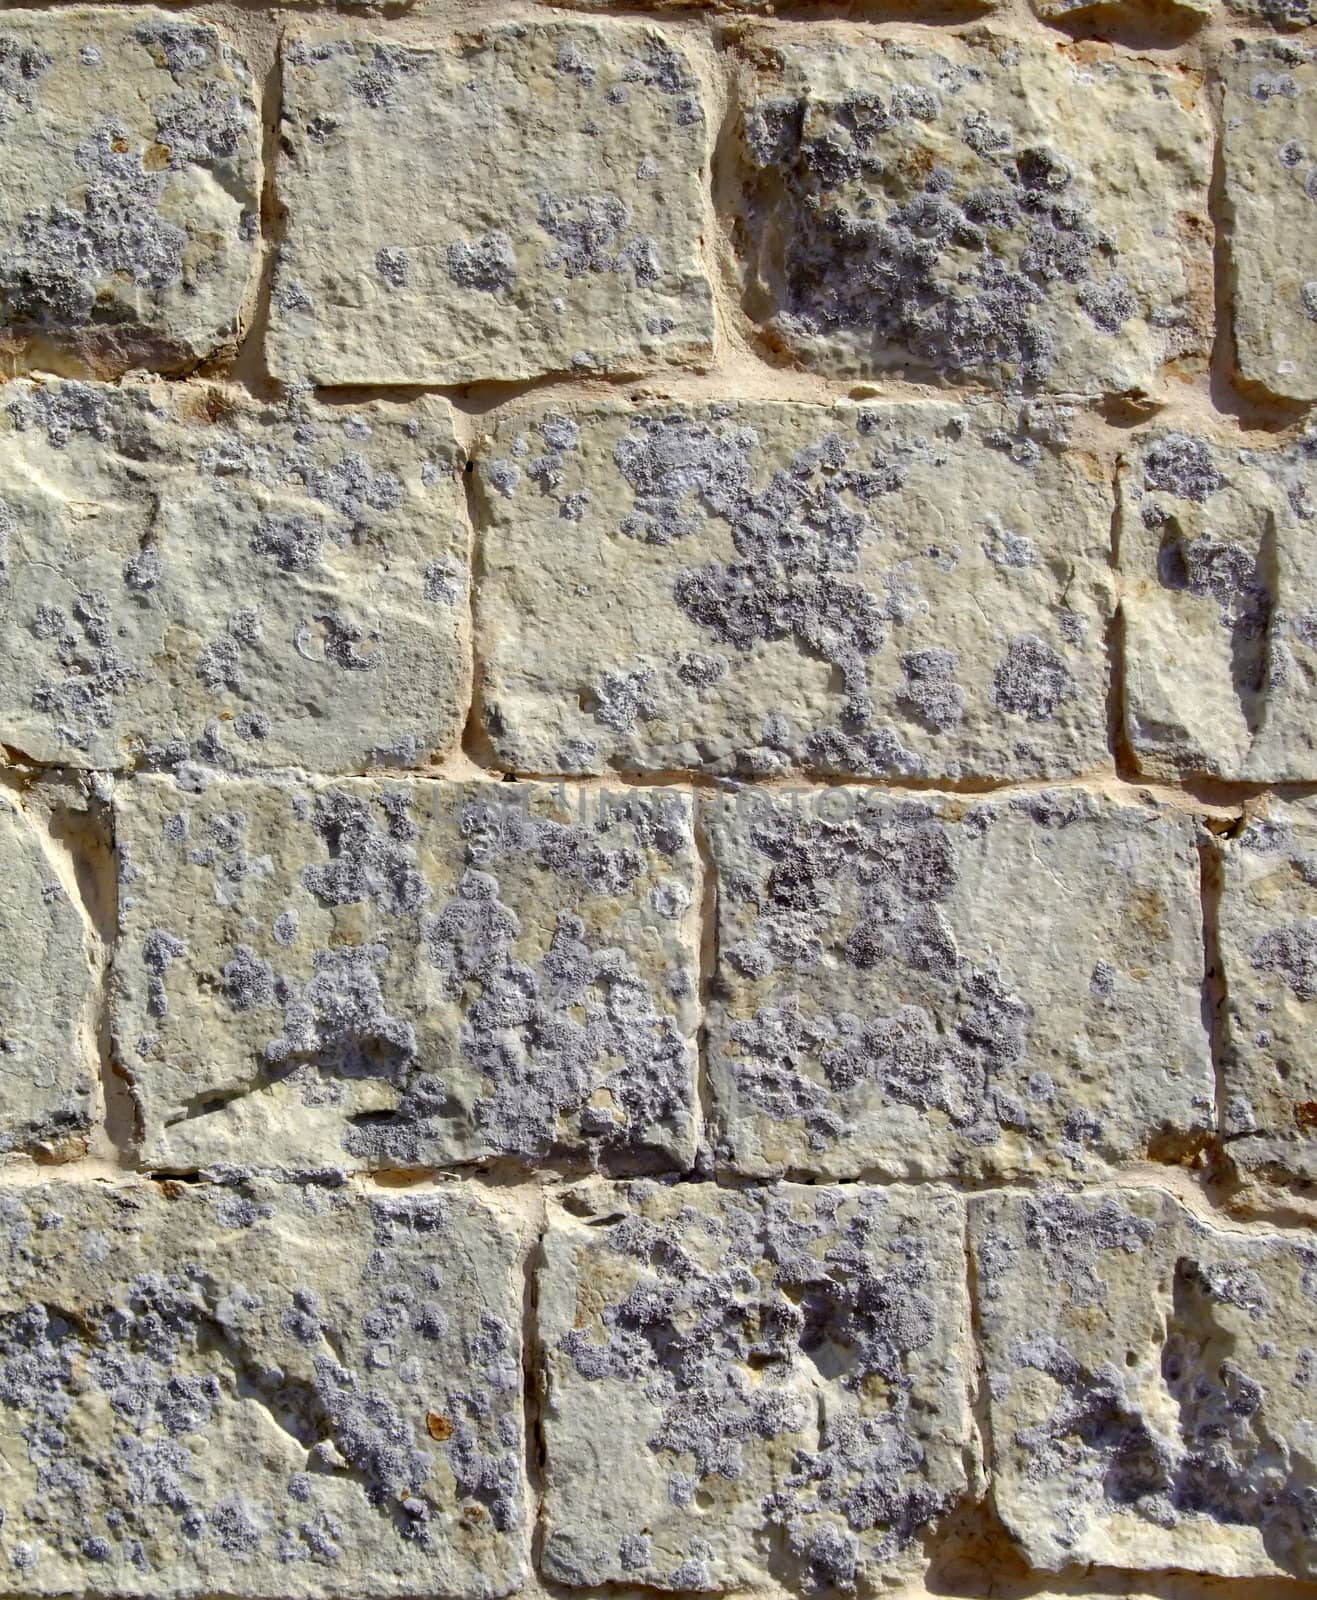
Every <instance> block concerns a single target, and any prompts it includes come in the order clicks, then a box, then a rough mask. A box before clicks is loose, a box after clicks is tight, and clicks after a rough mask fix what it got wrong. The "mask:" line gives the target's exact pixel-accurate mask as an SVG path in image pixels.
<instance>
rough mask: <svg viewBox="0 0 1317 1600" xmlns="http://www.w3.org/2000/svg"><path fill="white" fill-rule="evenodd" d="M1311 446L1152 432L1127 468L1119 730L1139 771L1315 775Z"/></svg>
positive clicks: (1316, 589) (1278, 778) (1315, 499)
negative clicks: (1242, 443)
mask: <svg viewBox="0 0 1317 1600" xmlns="http://www.w3.org/2000/svg"><path fill="white" fill-rule="evenodd" d="M1315 444H1317V438H1314V439H1308V440H1302V441H1300V442H1299V443H1298V444H1295V445H1292V446H1288V447H1286V448H1284V449H1280V450H1274V451H1247V450H1240V449H1238V448H1237V447H1236V448H1227V447H1226V446H1224V445H1218V444H1216V443H1215V442H1213V441H1212V440H1210V439H1204V438H1198V437H1191V436H1190V435H1187V434H1183V433H1157V434H1152V435H1149V436H1147V437H1145V438H1144V439H1142V440H1141V441H1140V442H1139V443H1138V444H1137V445H1136V446H1135V447H1134V448H1133V449H1132V450H1131V451H1130V453H1129V454H1128V455H1127V456H1126V458H1125V459H1124V460H1123V462H1122V464H1121V470H1120V480H1119V481H1120V488H1119V501H1120V510H1119V547H1120V568H1121V576H1122V580H1123V588H1122V596H1123V598H1122V601H1121V616H1122V628H1123V633H1124V657H1125V692H1124V697H1125V731H1126V735H1127V737H1128V739H1129V743H1130V747H1131V749H1132V750H1133V752H1134V755H1135V757H1136V759H1137V760H1138V763H1139V766H1140V768H1141V769H1142V770H1143V771H1144V772H1147V773H1150V774H1154V775H1158V776H1177V775H1180V774H1183V773H1201V774H1209V775H1212V776H1215V777H1221V778H1231V779H1245V780H1252V781H1258V782H1284V781H1286V780H1289V779H1305V778H1317V726H1315V722H1314V714H1315V713H1317V555H1315V554H1314V543H1313V535H1312V526H1311V524H1312V522H1313V518H1314V515H1317V470H1315V469H1314V445H1315ZM1310 496H1312V498H1311V499H1310Z"/></svg>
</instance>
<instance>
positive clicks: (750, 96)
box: [737, 31, 1212, 394]
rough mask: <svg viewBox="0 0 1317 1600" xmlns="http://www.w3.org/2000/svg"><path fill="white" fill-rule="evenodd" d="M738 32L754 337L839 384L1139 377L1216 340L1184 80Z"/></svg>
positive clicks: (1201, 166)
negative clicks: (852, 379) (866, 379)
mask: <svg viewBox="0 0 1317 1600" xmlns="http://www.w3.org/2000/svg"><path fill="white" fill-rule="evenodd" d="M852 38H853V35H844V34H842V33H840V32H838V33H835V34H834V35H833V36H832V37H831V38H828V37H827V36H826V35H825V36H824V38H823V40H821V41H811V42H809V43H804V44H799V45H798V44H796V43H794V42H792V41H790V40H789V37H788V36H787V35H786V34H785V33H782V32H771V33H770V32H765V33H763V34H762V35H760V36H752V42H751V46H750V54H751V59H752V61H753V66H752V68H749V69H747V72H746V76H745V79H744V82H743V85H742V96H741V116H740V124H739V162H740V170H739V177H738V182H739V185H740V191H741V192H740V216H739V228H738V233H737V242H738V246H739V249H740V252H741V255H742V258H743V270H744V300H745V307H746V310H747V312H748V313H749V315H750V316H751V318H752V319H754V320H755V321H756V322H758V323H761V324H762V325H763V330H764V335H765V337H766V338H767V339H768V340H770V341H771V342H773V343H774V344H777V345H780V346H782V347H783V348H784V349H786V350H787V351H789V352H790V353H791V355H792V356H794V357H795V358H797V359H798V360H801V361H803V362H805V363H807V364H808V365H810V366H812V367H816V368H817V369H819V370H820V371H822V372H826V373H831V374H834V375H836V376H839V377H845V376H852V375H854V376H872V375H876V374H879V373H883V372H887V371H890V370H892V369H904V370H906V371H907V372H908V373H909V374H910V375H911V376H923V375H932V376H935V377H939V378H942V379H945V380H948V381H955V382H980V383H989V384H992V385H996V386H1002V387H1007V388H1023V389H1027V390H1033V389H1045V390H1048V391H1052V392H1075V393H1083V394H1088V393H1094V392H1112V391H1116V392H1125V391H1133V392H1140V391H1144V390H1148V389H1150V388H1151V387H1153V385H1154V384H1155V383H1156V381H1157V379H1158V375H1159V373H1160V370H1161V368H1162V366H1163V364H1164V363H1165V362H1167V361H1170V360H1172V359H1176V360H1181V359H1183V358H1198V357H1200V356H1202V355H1203V354H1204V353H1205V352H1206V350H1207V349H1208V347H1209V346H1210V343H1211V333H1210V329H1211V318H1212V276H1211V259H1210V250H1209V243H1208V241H1209V238H1210V229H1209V228H1208V227H1207V226H1206V225H1205V220H1204V218H1205V213H1206V210H1207V186H1208V177H1209V172H1210V152H1211V142H1210V138H1209V131H1208V123H1207V119H1206V116H1205V114H1204V111H1203V108H1202V107H1201V105H1200V104H1199V103H1198V95H1197V92H1196V90H1195V88H1194V86H1193V84H1192V82H1191V80H1190V79H1189V78H1188V77H1187V76H1186V75H1184V74H1180V73H1178V72H1167V71H1165V70H1162V69H1160V68H1157V67H1154V66H1151V65H1149V64H1148V63H1146V62H1140V61H1135V60H1132V59H1128V58H1123V59H1116V58H1115V57H1113V56H1111V55H1109V54H1106V53H1103V52H1101V51H1095V50H1093V49H1092V47H1088V48H1086V49H1085V50H1084V51H1083V53H1082V54H1071V53H1069V52H1068V51H1067V50H1066V49H1065V48H1058V45H1057V44H1056V43H1054V42H1053V41H1051V40H1033V39H1030V40H1028V41H1022V40H1018V39H1014V38H1007V37H1005V36H996V35H993V34H991V33H988V32H986V31H983V32H977V33H972V34H968V35H964V36H962V37H960V38H944V39H941V40H939V41H938V43H937V45H936V46H932V45H930V44H928V43H927V42H926V41H925V40H924V39H919V40H915V39H911V40H902V39H899V38H888V39H882V40H876V39H861V40H860V41H858V42H851V40H852Z"/></svg>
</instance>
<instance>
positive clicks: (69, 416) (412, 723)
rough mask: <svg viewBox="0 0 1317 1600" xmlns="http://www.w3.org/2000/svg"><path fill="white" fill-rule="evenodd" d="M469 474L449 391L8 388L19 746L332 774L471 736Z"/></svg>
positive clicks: (2, 481) (104, 761)
mask: <svg viewBox="0 0 1317 1600" xmlns="http://www.w3.org/2000/svg"><path fill="white" fill-rule="evenodd" d="M460 465H461V456H460V452H459V450H458V448H457V446H456V444H455V442H454V437H453V431H452V425H451V417H450V412H449V410H448V407H447V406H446V405H445V403H444V402H443V401H439V400H432V399H431V400H424V401H419V402H417V403H415V404H410V405H402V404H398V403H394V402H385V401H373V402H369V403H366V404H363V405H360V406H346V405H344V406H323V405H319V404H317V403H315V402H313V401H310V400H301V399H294V400H290V401H289V402H288V403H287V405H286V406H284V405H279V406H276V405H274V404H270V405H263V404H261V403H259V402H256V401H253V400H250V399H246V398H244V397H242V396H240V395H238V394H237V393H235V392H233V391H229V390H219V389H215V390H211V389H205V388H198V389H192V388H191V387H188V388H177V387H172V388H171V387H166V386H157V387H154V388H153V387H125V388H109V387H101V386H98V385H84V384H80V383H71V382H66V383H47V384H28V383H22V382H20V383H14V384H10V385H8V386H6V387H5V388H3V389H0V625H2V626H3V628H4V636H5V640H6V643H7V661H6V670H5V673H4V675H3V683H2V684H0V740H2V741H3V742H4V743H5V744H8V745H11V746H14V747H16V748H17V749H18V750H19V751H21V752H22V753H23V754H24V755H26V756H28V757H31V758H32V759H33V760H36V761H42V762H54V761H57V762H63V763H65V764H67V765H71V766H80V767H92V766H94V767H112V768H113V767H125V766H131V765H133V764H135V763H142V762H145V763H148V764H149V763H156V764H162V763H163V764H176V763H178V762H180V761H184V762H186V761H187V760H189V759H192V758H196V759H199V760H203V761H208V762H212V763H219V764H228V765H232V764H240V765H258V766H264V765H279V764H286V763H294V764H299V765H306V766H310V767H315V768H319V769H321V770H324V771H331V772H332V771H341V770H344V769H348V770H351V769H352V768H360V767H362V766H364V765H366V764H367V763H368V762H369V763H374V764H381V765H401V766H408V765H413V764H415V763H417V762H418V761H420V760H424V759H425V758H426V757H427V755H428V754H429V752H431V751H432V750H436V749H442V748H444V747H445V746H447V745H449V744H451V743H453V742H455V740H456V738H457V736H458V734H459V733H460V731H461V726H462V719H463V703H464V699H465V695H466V677H467V673H468V667H467V663H466V651H467V648H468V634H469V629H468V621H467V617H468V602H467V583H468V545H469V534H468V531H467V527H466V519H465V511H464V507H463V504H462V500H463V496H462V490H461V488H460V483H459V479H458V476H457V474H458V471H459V469H460Z"/></svg>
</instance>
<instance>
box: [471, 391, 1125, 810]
mask: <svg viewBox="0 0 1317 1600" xmlns="http://www.w3.org/2000/svg"><path fill="white" fill-rule="evenodd" d="M477 485H478V489H479V491H480V493H479V501H478V510H477V515H478V518H479V520H480V521H481V523H482V526H483V541H484V542H483V550H484V578H483V581H482V584H481V589H480V593H479V595H478V634H479V648H480V651H481V655H482V660H483V663H484V670H483V676H482V684H483V695H484V699H483V714H484V722H485V730H486V732H487V734H488V735H489V737H490V739H491V740H492V743H493V746H494V749H495V751H496V752H497V756H498V758H499V759H500V761H502V762H503V763H505V764H506V765H507V766H509V767H511V768H512V769H513V770H517V771H524V772H561V771H566V772H605V771H608V770H610V769H614V770H619V769H620V770H627V769H639V770H647V771H663V770H668V769H680V768H693V767H694V768H703V769H705V770H707V771H713V772H719V773H726V772H745V773H749V774H760V775H763V774H768V775H771V774H775V773H782V772H786V771H790V770H791V769H793V768H804V769H808V770H813V771H816V772H830V773H863V774H878V775H901V776H905V777H911V776H913V777H971V776H978V777H1002V778H1006V777H1012V778H1018V777H1021V776H1025V775H1029V776H1056V775H1060V774H1068V773H1074V772H1078V771H1082V770H1084V769H1086V768H1092V767H1095V766H1098V765H1100V764H1103V763H1104V762H1105V761H1106V759H1107V757H1106V734H1105V724H1106V711H1105V706H1104V699H1105V678H1106V665H1105V660H1104V656H1103V650H1102V634H1103V631H1104V625H1105V621H1106V619H1107V617H1108V615H1109V612H1110V606H1111V594H1110V579H1109V572H1108V561H1109V558H1108V545H1109V539H1110V514H1111V512H1110V503H1109V495H1108V491H1107V489H1106V487H1105V485H1104V484H1103V483H1102V481H1101V469H1100V468H1099V466H1098V464H1097V463H1096V462H1095V461H1093V460H1092V459H1091V458H1090V457H1089V456H1087V455H1086V454H1084V453H1083V452H1081V451H1079V450H1072V449H1070V448H1069V447H1068V445H1067V442H1066V433H1065V419H1064V416H1063V414H1061V413H1058V412H1054V411H1053V412H1046V411H1042V410H1038V411H1035V412H1033V413H1032V414H1020V415H1018V416H1017V415H1015V414H1014V413H1007V412H1004V411H1001V410H999V409H998V408H996V407H993V406H983V407H975V408H972V409H971V410H970V411H968V412H967V411H962V410H957V409H954V408H952V407H951V406H948V405H941V404H933V405H901V404H885V405H877V404H876V405H866V406H856V405H841V406H837V407H835V408H828V407H821V406H809V405H792V404H780V403H772V402H766V403H746V404H741V405H730V404H728V405H717V406H697V407H689V406H680V407H679V406H676V405H669V406H654V405H650V406H647V407H645V408H643V409H637V408H634V407H620V406H619V407H615V406H600V407H598V408H596V409H592V410H590V411H588V412H584V413H574V414H573V416H571V417H568V416H565V415H563V414H562V413H561V412H559V411H557V410H549V411H543V412H534V413H529V414H525V415H522V416H516V417H511V418H509V419H507V420H506V421H504V422H501V423H500V424H498V425H497V427H496V428H495V429H494V430H493V432H492V434H491V435H490V436H489V437H488V438H487V439H486V441H485V442H484V444H483V446H482V447H481V449H480V452H479V459H478V464H477ZM1025 529H1027V530H1028V532H1029V536H1030V537H1031V538H1032V539H1034V540H1035V541H1036V542H1037V545H1038V548H1039V551H1040V552H1041V554H1040V555H1039V557H1038V559H1036V560H1027V561H1026V560H1018V561H1015V562H1007V561H1003V560H1000V559H998V558H997V554H998V548H999V545H1002V543H1003V541H1005V542H1006V543H1005V546H1004V547H1006V548H1014V546H1012V545H1010V543H1009V541H1011V540H1014V541H1016V544H1022V543H1024V541H1023V538H1022V533H1021V530H1025Z"/></svg>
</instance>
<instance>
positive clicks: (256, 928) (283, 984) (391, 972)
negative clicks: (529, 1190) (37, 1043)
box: [115, 779, 699, 1170]
mask: <svg viewBox="0 0 1317 1600" xmlns="http://www.w3.org/2000/svg"><path fill="white" fill-rule="evenodd" d="M117 837H118V840H119V844H120V852H121V872H122V884H121V891H120V903H121V908H122V916H123V920H124V937H123V940H122V942H121V944H120V946H119V951H118V956H117V959H116V989H117V1000H116V1006H115V1027H116V1035H117V1038H118V1041H119V1049H120V1055H121V1058H122V1061H123V1065H124V1068H125V1070H126V1071H127V1072H128V1073H129V1074H130V1076H131V1078H132V1080H133V1083H134V1085H135V1093H136V1096H137V1100H138V1103H139V1105H140V1107H141V1113H142V1118H143V1122H144V1136H143V1146H142V1148H143V1155H144V1159H145V1160H146V1161H147V1163H148V1164H149V1165H151V1166H153V1167H159V1166H166V1167H182V1166H189V1165H196V1164H201V1165H206V1164H209V1163H212V1162H222V1163H227V1162H240V1163H253V1164H264V1165H271V1164H277V1165H286V1166H288V1167H290V1168H295V1167H297V1166H299V1165H302V1166H311V1167H315V1166H318V1165H322V1164H323V1163H324V1162H326V1161H327V1160H333V1161H335V1162H336V1163H341V1164H346V1165H358V1166H369V1167H421V1166H427V1165H432V1164H443V1163H451V1162H456V1161H473V1160H479V1159H483V1158H487V1157H497V1156H511V1157H515V1158H520V1159H522V1160H525V1161H533V1160H535V1159H537V1158H538V1159H543V1158H546V1157H550V1156H555V1155H562V1154H566V1155H573V1156H575V1157H577V1158H578V1159H586V1158H593V1159H596V1160H599V1161H601V1162H606V1163H609V1164H612V1163H620V1164H622V1165H630V1166H631V1167H632V1169H633V1170H634V1169H635V1167H637V1166H640V1167H644V1166H651V1167H652V1166H654V1165H656V1164H661V1165H666V1166H672V1165H677V1166H685V1165H689V1163H690V1160H691V1158H692V1156H693V1153H694V1150H693V1132H692V1127H691V1098H692V1073H693V1055H694V1052H693V1046H692V1043H691V1040H692V1036H693V1034H694V1031H695V1025H696V1020H697V1018H696V1010H695V999H696V997H695V987H696V985H695V974H694V964H695V955H694V953H695V949H696V947H697V943H698V934H697V932H696V930H695V919H696V916H697V907H698V902H699V893H698V885H697V879H696V860H695V852H694V843H693V835H692V828H691V816H690V803H689V800H688V799H687V798H685V797H682V796H678V795H675V794H672V793H670V792H664V793H659V792H657V791H655V792H654V793H653V794H651V795H647V794H645V793H644V792H643V791H641V792H637V793H634V794H632V795H631V796H629V797H628V796H626V795H623V794H621V793H618V792H616V791H601V790H597V789H596V790H589V791H585V790H578V791H576V792H574V793H566V792H564V793H562V794H559V793H557V792H555V791H554V790H552V789H549V788H547V787H543V788H541V787H536V786H525V787H523V786H516V787H513V786H510V785H506V784H503V785H500V784H490V783H474V784H456V783H418V784H415V785H406V786H404V785H401V784H388V783H378V782H373V781H358V782H348V783H343V784H339V785H333V784H324V783H318V782H306V783H293V782H286V783H279V784H274V785H264V784H259V783H254V782H234V783H217V784H214V785H212V786H211V787H210V788H208V789H207V790H206V791H205V792H204V793H202V794H200V795H195V794H188V793H185V792H183V791H182V790H180V789H178V788H176V787H175V786H174V785H172V784H170V783H168V782H167V781H164V780H148V779H142V780H140V781H139V782H137V783H135V784H134V785H133V786H132V788H131V790H126V791H124V793H123V796H122V800H121V805H120V815H119V825H118V834H117Z"/></svg>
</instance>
